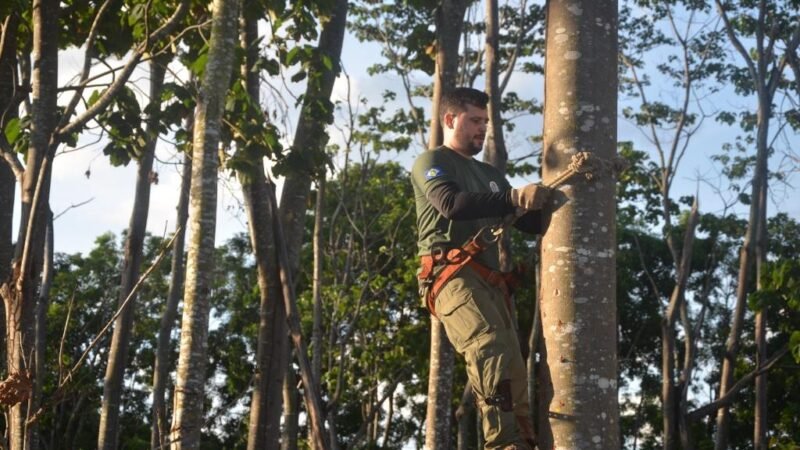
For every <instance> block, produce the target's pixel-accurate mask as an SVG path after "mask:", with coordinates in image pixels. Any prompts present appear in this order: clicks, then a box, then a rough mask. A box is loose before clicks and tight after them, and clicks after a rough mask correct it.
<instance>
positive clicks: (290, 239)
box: [280, 0, 348, 279]
mask: <svg viewBox="0 0 800 450" xmlns="http://www.w3.org/2000/svg"><path fill="white" fill-rule="evenodd" d="M347 4H348V2H347V1H346V0H336V6H335V7H334V10H333V12H332V15H331V18H330V20H329V21H328V22H327V23H326V24H325V25H324V26H323V27H322V33H320V36H319V45H318V48H319V51H320V53H321V54H323V55H326V56H327V57H328V58H329V59H330V62H331V66H330V67H331V69H326V68H325V67H324V66H321V68H320V72H319V74H318V75H317V76H315V78H317V79H318V81H317V82H316V83H308V86H307V88H306V94H305V96H304V97H303V107H302V109H301V111H300V119H299V120H298V123H297V130H296V131H295V134H294V142H293V143H292V151H293V152H299V153H307V154H310V155H314V154H315V153H319V152H322V151H324V149H325V146H326V145H327V143H328V134H327V133H326V132H325V127H326V125H327V124H328V123H330V122H331V121H332V120H333V107H332V105H331V104H330V97H331V92H333V83H334V81H336V76H337V75H338V74H339V70H340V66H339V61H340V58H341V54H342V43H343V42H344V32H345V26H346V25H347ZM320 105H326V106H324V107H323V106H320ZM301 158H302V157H301ZM319 169H321V168H320V167H307V168H306V169H305V170H298V171H294V172H292V173H291V174H289V175H288V176H287V177H286V181H285V182H284V185H283V190H282V192H281V201H280V205H281V208H280V220H281V227H282V228H283V229H284V230H285V231H286V249H287V251H288V252H289V267H290V268H291V272H292V276H293V279H294V276H295V275H296V274H297V271H298V270H299V268H300V249H301V247H302V245H303V230H305V223H304V220H305V214H306V206H307V203H308V196H309V192H310V191H311V180H312V179H313V177H314V172H316V171H318V170H319Z"/></svg>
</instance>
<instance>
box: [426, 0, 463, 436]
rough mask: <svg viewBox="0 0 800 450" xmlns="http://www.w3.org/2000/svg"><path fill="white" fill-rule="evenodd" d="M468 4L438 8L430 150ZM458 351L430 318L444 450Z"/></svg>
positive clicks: (457, 1) (432, 401) (429, 422)
mask: <svg viewBox="0 0 800 450" xmlns="http://www.w3.org/2000/svg"><path fill="white" fill-rule="evenodd" d="M466 10H467V2H466V1H463V0H444V1H442V2H441V4H440V5H439V7H438V8H437V9H436V42H437V52H436V73H435V74H434V82H433V98H432V99H431V107H432V108H431V109H432V111H431V129H430V137H429V139H428V148H429V149H434V148H436V147H438V146H439V145H441V144H442V140H443V139H444V136H443V133H442V125H441V121H440V118H439V102H440V101H441V98H442V93H443V92H446V91H448V90H450V89H453V88H454V87H455V83H456V78H457V75H458V45H459V42H460V40H461V29H462V26H463V23H464V14H465V13H466ZM454 364H455V352H454V350H453V347H452V346H451V345H450V342H449V341H448V340H447V334H446V333H445V331H444V326H443V325H442V323H441V322H440V321H439V319H437V318H436V317H434V316H431V346H430V370H429V372H428V404H427V411H426V414H425V447H426V448H428V449H431V450H445V449H449V448H450V446H451V443H450V435H451V434H452V432H451V416H452V414H451V412H450V403H451V400H452V398H453V372H454Z"/></svg>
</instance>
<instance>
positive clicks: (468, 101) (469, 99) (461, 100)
mask: <svg viewBox="0 0 800 450" xmlns="http://www.w3.org/2000/svg"><path fill="white" fill-rule="evenodd" d="M488 103H489V96H488V95H486V93H485V92H483V91H479V90H477V89H474V88H471V87H457V88H454V89H450V90H449V91H445V92H444V93H442V99H441V100H440V102H439V120H442V121H444V115H445V114H447V113H456V114H457V113H461V112H464V111H466V110H467V105H472V106H475V107H478V108H481V109H486V105H487V104H488Z"/></svg>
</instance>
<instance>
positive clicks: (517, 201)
mask: <svg viewBox="0 0 800 450" xmlns="http://www.w3.org/2000/svg"><path fill="white" fill-rule="evenodd" d="M551 192H552V190H551V189H549V188H547V187H544V186H542V185H541V184H536V183H531V184H528V185H526V186H523V187H521V188H518V189H511V204H513V205H514V207H516V208H522V209H525V210H528V211H530V210H534V209H542V206H544V204H545V202H546V201H547V199H549V198H550V193H551Z"/></svg>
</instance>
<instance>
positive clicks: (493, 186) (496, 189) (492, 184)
mask: <svg viewBox="0 0 800 450" xmlns="http://www.w3.org/2000/svg"><path fill="white" fill-rule="evenodd" d="M489 189H491V190H492V192H500V188H499V187H498V186H497V183H495V182H494V181H490V182H489Z"/></svg>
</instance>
